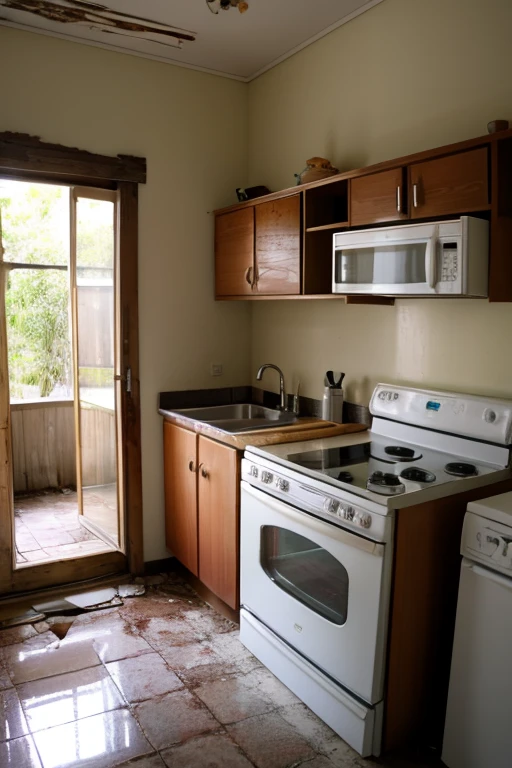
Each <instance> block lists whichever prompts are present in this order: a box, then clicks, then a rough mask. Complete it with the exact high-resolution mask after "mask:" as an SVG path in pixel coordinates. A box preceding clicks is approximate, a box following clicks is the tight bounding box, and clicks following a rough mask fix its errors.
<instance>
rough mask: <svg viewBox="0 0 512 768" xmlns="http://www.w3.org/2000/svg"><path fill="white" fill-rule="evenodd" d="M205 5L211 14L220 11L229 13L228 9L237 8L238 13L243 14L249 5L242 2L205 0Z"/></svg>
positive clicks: (241, 0)
mask: <svg viewBox="0 0 512 768" xmlns="http://www.w3.org/2000/svg"><path fill="white" fill-rule="evenodd" d="M206 5H207V6H208V8H209V9H210V11H211V12H212V13H218V12H219V11H220V10H223V11H229V9H230V8H238V10H239V11H240V13H245V12H246V11H247V10H248V8H249V3H246V2H243V0H206Z"/></svg>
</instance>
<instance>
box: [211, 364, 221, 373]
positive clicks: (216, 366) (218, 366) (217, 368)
mask: <svg viewBox="0 0 512 768" xmlns="http://www.w3.org/2000/svg"><path fill="white" fill-rule="evenodd" d="M210 375H211V376H222V363H212V364H211V366H210Z"/></svg>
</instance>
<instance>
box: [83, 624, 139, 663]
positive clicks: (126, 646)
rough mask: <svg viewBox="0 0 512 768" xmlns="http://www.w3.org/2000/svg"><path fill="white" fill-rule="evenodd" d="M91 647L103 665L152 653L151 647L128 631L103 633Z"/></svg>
mask: <svg viewBox="0 0 512 768" xmlns="http://www.w3.org/2000/svg"><path fill="white" fill-rule="evenodd" d="M93 645H94V648H95V650H96V653H97V654H98V656H99V657H100V659H101V660H102V661H103V662H104V663H107V662H109V661H119V660H120V659H128V658H130V657H132V656H141V655H142V654H144V653H151V652H152V651H153V649H152V647H151V646H150V645H149V643H147V642H146V640H144V638H143V637H140V636H139V635H134V634H132V633H131V632H130V631H129V630H127V631H124V630H113V631H112V632H105V633H103V634H102V635H101V636H100V637H98V638H97V639H96V640H95V641H94V643H93Z"/></svg>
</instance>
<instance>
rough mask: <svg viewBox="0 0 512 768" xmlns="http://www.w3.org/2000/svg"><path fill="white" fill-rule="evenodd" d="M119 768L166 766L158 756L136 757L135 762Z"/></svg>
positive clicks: (132, 761)
mask: <svg viewBox="0 0 512 768" xmlns="http://www.w3.org/2000/svg"><path fill="white" fill-rule="evenodd" d="M119 768H166V766H165V763H164V761H163V760H162V758H161V757H160V755H146V756H144V757H136V758H135V760H130V762H129V763H123V764H122V766H119ZM190 768H192V766H190Z"/></svg>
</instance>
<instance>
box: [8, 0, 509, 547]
mask: <svg viewBox="0 0 512 768" xmlns="http://www.w3.org/2000/svg"><path fill="white" fill-rule="evenodd" d="M510 14H511V10H510V7H509V3H507V2H506V1H505V0H501V1H499V0H494V1H493V2H491V3H489V2H483V0H481V1H480V2H476V3H471V4H467V3H464V2H462V0H454V1H453V2H450V3H449V4H447V3H444V2H441V0H435V2H434V3H432V2H429V3H425V2H416V1H415V2H414V3H411V2H410V0H409V2H407V1H406V0H384V2H382V3H378V4H375V5H374V7H372V8H370V10H368V12H366V13H364V14H362V15H361V16H358V17H357V18H355V19H353V20H352V21H351V22H350V23H349V24H346V25H344V26H342V27H340V28H339V29H338V30H336V31H335V32H334V33H332V34H331V35H329V36H328V37H325V38H323V39H321V40H319V41H317V42H316V43H315V44H314V45H312V46H310V47H308V48H306V49H304V50H303V51H301V52H300V53H299V54H297V55H296V56H294V57H292V58H290V59H287V60H286V61H284V62H282V63H281V64H280V65H279V66H278V67H276V68H274V69H272V70H270V71H269V72H267V73H265V74H263V75H261V76H260V77H259V78H257V79H256V80H254V81H252V82H251V83H249V84H245V83H240V82H237V81H235V80H230V79H227V78H220V77H215V76H213V75H210V74H205V73H201V72H195V71H193V70H188V69H183V68H178V67H170V66H164V65H163V64H160V63H156V62H152V61H149V60H145V59H138V58H134V57H127V56H120V55H119V54H116V53H113V52H108V51H105V50H101V49H95V48H92V47H88V46H79V45H76V44H74V43H71V42H69V41H64V40H62V41H61V40H56V39H52V38H49V37H45V36H41V35H32V34H30V33H27V32H22V31H20V30H15V29H9V28H7V27H2V28H1V29H0V41H1V43H0V60H1V61H2V65H3V66H2V70H3V71H4V72H9V86H8V87H4V89H3V95H2V117H3V119H2V127H3V129H4V130H13V131H20V132H27V133H31V134H35V135H39V136H41V137H42V138H43V139H44V140H47V141H55V142H60V143H62V144H66V145H68V146H78V147H81V148H84V149H88V150H90V151H96V152H100V153H104V154H111V155H116V154H118V153H124V154H132V155H136V156H142V157H146V158H147V161H148V169H149V172H148V183H147V185H145V186H141V188H140V219H139V224H140V241H139V245H140V282H139V310H140V338H141V343H140V352H141V370H142V375H141V397H142V461H143V491H144V560H145V561H146V562H150V561H155V560H161V559H164V558H166V557H167V556H168V552H167V550H166V548H165V546H164V543H163V542H164V511H163V510H164V500H163V468H162V441H161V417H160V416H159V415H158V414H157V412H156V408H155V405H156V397H157V393H158V392H160V391H169V390H186V389H201V388H209V387H211V386H212V385H215V386H218V385H219V386H220V385H221V386H237V385H240V386H243V385H246V384H247V383H252V384H253V385H254V386H256V385H257V382H256V379H255V376H256V371H257V370H258V367H259V366H260V365H261V364H262V363H264V362H267V361H272V362H274V363H276V364H278V365H279V366H280V367H281V368H282V370H283V371H284V373H285V377H286V380H287V382H288V386H289V390H290V391H294V390H295V388H296V384H297V381H298V380H299V379H300V382H301V392H302V394H303V395H304V396H306V397H311V398H315V399H320V398H321V395H322V391H323V374H324V372H325V371H326V370H328V369H330V368H333V367H339V368H341V369H342V370H344V371H346V372H347V377H346V382H345V394H346V399H347V400H348V401H349V402H353V403H356V404H360V405H365V406H367V405H368V402H369V399H370V396H371V394H372V392H373V389H374V387H375V385H376V384H377V383H378V382H379V381H385V382H391V383H399V384H408V385H410V386H424V387H429V388H437V389H446V390H454V391H460V392H471V393H473V394H482V395H489V396H495V397H502V398H509V397H511V395H512V389H511V385H510V382H511V381H512V362H511V358H510V356H509V355H507V353H506V350H504V349H503V341H502V340H503V339H504V337H505V333H506V329H507V328H509V327H510V325H511V321H512V309H511V307H510V305H509V304H506V303H503V304H502V303H496V304H490V303H488V302H487V301H485V300H483V301H481V300H477V299H475V300H473V299H469V300H464V301H459V300H450V299H447V300H442V301H440V300H430V299H426V300H425V299H421V300H420V299H399V300H397V301H396V303H395V306H370V305H366V306H355V305H353V306H346V305H344V304H343V303H341V302H337V301H307V302H293V301H290V302H273V301H272V302H254V303H253V304H250V305H249V303H237V302H214V300H213V290H212V286H213V258H212V254H213V221H212V218H211V217H210V216H209V215H208V214H207V211H211V210H213V209H215V208H219V207H222V206H224V205H229V204H230V203H232V202H235V197H234V190H235V188H236V187H240V186H251V185H256V184H266V185H267V186H268V187H269V188H270V189H272V190H279V189H282V188H286V187H289V186H290V185H292V184H293V173H294V172H296V171H299V170H300V169H301V168H302V166H303V164H304V160H305V158H307V157H310V156H311V155H313V154H319V155H323V156H325V157H329V158H330V159H331V160H332V161H333V163H334V164H335V165H337V166H338V167H339V168H340V170H348V169H351V168H357V167H363V166H366V165H369V164H371V163H375V162H379V161H383V160H387V159H390V158H393V157H398V156H403V155H406V154H408V153H411V152H416V151H422V150H425V149H428V148H432V147H436V146H441V145H443V144H447V143H450V142H452V141H459V140H460V141H461V140H464V139H468V138H471V137H473V136H479V135H483V134H484V133H485V130H486V124H487V122H488V121H489V120H491V119H494V118H497V117H508V116H509V108H510V107H509V105H510V101H511V98H510V97H511V95H512V93H511V86H510V83H509V82H508V81H507V79H506V78H505V77H504V76H503V73H504V72H507V71H508V70H509V69H510V63H511V62H510V57H511V54H510V46H509V40H508V37H509V36H508V30H509V29H510V21H511V16H510ZM440 52H442V55H440ZM178 148H179V149H178ZM212 363H222V365H223V374H222V376H221V377H219V378H216V379H212V377H211V375H210V370H211V364H212ZM272 384H273V382H272V380H271V379H270V378H269V380H268V384H266V386H268V387H269V388H271V387H272V388H273V389H274V391H277V380H276V381H275V386H272Z"/></svg>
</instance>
